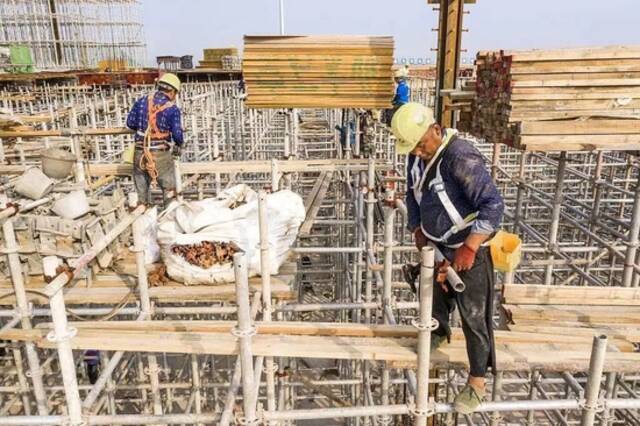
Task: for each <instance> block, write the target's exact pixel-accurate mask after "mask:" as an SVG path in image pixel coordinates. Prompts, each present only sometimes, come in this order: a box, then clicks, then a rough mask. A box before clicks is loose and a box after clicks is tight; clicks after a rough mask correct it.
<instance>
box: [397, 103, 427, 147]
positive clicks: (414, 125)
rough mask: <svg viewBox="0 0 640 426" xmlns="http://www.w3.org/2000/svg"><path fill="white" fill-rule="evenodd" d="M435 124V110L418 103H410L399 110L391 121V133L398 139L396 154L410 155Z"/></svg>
mask: <svg viewBox="0 0 640 426" xmlns="http://www.w3.org/2000/svg"><path fill="white" fill-rule="evenodd" d="M435 122H436V119H435V117H434V116H433V110H432V109H431V108H429V107H426V106H424V105H422V104H419V103H417V102H409V103H406V104H404V105H402V106H401V107H400V108H398V110H397V111H396V113H395V114H393V118H392V119H391V131H392V132H393V135H394V136H395V137H396V153H397V154H408V153H410V152H411V151H412V150H413V148H415V147H416V145H418V142H420V139H422V137H423V136H424V134H425V133H426V132H427V130H428V129H429V127H431V125H432V124H434V123H435Z"/></svg>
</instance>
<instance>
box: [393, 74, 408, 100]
mask: <svg viewBox="0 0 640 426" xmlns="http://www.w3.org/2000/svg"><path fill="white" fill-rule="evenodd" d="M410 94H411V90H410V89H409V85H408V84H407V81H406V80H404V79H403V80H400V82H398V86H397V87H396V95H395V96H394V97H393V106H402V105H404V104H406V103H407V102H409V96H410Z"/></svg>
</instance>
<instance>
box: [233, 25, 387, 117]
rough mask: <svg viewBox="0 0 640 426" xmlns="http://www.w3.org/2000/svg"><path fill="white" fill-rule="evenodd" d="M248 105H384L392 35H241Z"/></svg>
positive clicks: (321, 106)
mask: <svg viewBox="0 0 640 426" xmlns="http://www.w3.org/2000/svg"><path fill="white" fill-rule="evenodd" d="M244 42H245V47H244V58H243V64H242V68H243V75H244V79H245V82H246V85H247V94H248V97H247V106H249V107H252V108H390V107H391V100H392V98H393V75H392V70H391V67H392V64H393V38H392V37H368V36H245V39H244Z"/></svg>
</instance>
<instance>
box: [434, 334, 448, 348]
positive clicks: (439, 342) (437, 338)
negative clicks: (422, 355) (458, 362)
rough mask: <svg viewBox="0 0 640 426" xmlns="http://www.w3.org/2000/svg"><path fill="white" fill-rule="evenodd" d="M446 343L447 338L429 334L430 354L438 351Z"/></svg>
mask: <svg viewBox="0 0 640 426" xmlns="http://www.w3.org/2000/svg"><path fill="white" fill-rule="evenodd" d="M446 341H447V336H440V335H438V334H434V333H431V352H433V351H435V350H436V349H438V348H439V347H440V346H442V345H443V344H444V342H446Z"/></svg>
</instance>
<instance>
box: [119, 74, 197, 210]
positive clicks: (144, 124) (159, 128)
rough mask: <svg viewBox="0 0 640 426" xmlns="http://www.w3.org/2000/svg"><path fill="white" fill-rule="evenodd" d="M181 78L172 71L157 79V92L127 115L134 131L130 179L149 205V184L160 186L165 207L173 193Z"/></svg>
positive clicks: (180, 141) (179, 135)
mask: <svg viewBox="0 0 640 426" xmlns="http://www.w3.org/2000/svg"><path fill="white" fill-rule="evenodd" d="M180 87H181V83H180V79H179V78H178V76H177V75H175V74H171V73H165V74H163V75H162V76H161V77H160V78H159V79H158V81H157V84H156V91H155V92H154V93H151V94H149V95H146V96H143V97H142V98H140V99H138V100H137V101H136V103H135V104H134V105H133V108H132V109H131V111H130V112H129V116H128V117H127V127H129V128H130V129H132V130H134V131H135V132H136V133H135V137H134V139H135V152H134V155H133V180H134V184H135V187H136V191H137V193H138V197H139V199H140V201H141V202H143V203H145V204H148V205H151V204H153V203H152V197H151V186H153V185H155V184H156V183H157V184H158V185H159V186H160V188H161V189H162V195H163V200H164V203H165V206H166V205H167V204H168V202H169V201H170V199H171V198H172V197H173V196H175V192H176V191H175V189H176V177H175V173H174V170H175V168H174V161H175V160H176V159H179V158H180V155H181V151H182V146H183V144H184V136H183V131H182V117H181V115H182V114H181V112H180V109H179V108H178V106H177V105H176V97H177V96H178V93H179V92H180Z"/></svg>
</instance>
